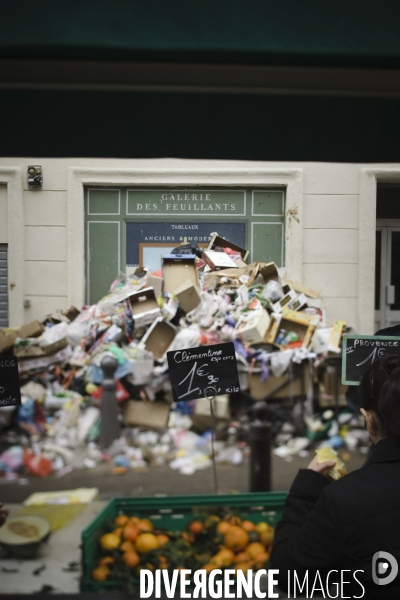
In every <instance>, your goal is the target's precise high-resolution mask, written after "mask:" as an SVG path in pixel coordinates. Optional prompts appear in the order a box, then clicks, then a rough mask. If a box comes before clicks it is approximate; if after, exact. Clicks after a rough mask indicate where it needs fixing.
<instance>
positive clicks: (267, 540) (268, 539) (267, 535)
mask: <svg viewBox="0 0 400 600" xmlns="http://www.w3.org/2000/svg"><path fill="white" fill-rule="evenodd" d="M261 541H262V543H263V544H264V546H265V547H266V548H269V547H270V546H271V544H272V542H273V541H274V530H273V529H270V530H269V531H264V532H263V533H262V534H261Z"/></svg>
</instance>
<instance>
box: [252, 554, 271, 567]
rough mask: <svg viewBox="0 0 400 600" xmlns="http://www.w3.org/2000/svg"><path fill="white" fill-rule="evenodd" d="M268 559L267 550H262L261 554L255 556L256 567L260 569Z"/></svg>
mask: <svg viewBox="0 0 400 600" xmlns="http://www.w3.org/2000/svg"><path fill="white" fill-rule="evenodd" d="M268 559H269V553H268V552H262V553H261V554H259V555H258V556H257V558H256V562H255V566H256V568H257V569H262V568H263V566H264V565H265V563H266V562H267V560H268Z"/></svg>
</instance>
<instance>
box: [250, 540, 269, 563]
mask: <svg viewBox="0 0 400 600" xmlns="http://www.w3.org/2000/svg"><path fill="white" fill-rule="evenodd" d="M246 552H247V554H248V555H249V556H250V558H252V559H253V560H256V558H257V557H258V556H259V555H260V554H264V552H265V546H264V544H260V542H253V543H251V544H249V545H248V546H247V548H246Z"/></svg>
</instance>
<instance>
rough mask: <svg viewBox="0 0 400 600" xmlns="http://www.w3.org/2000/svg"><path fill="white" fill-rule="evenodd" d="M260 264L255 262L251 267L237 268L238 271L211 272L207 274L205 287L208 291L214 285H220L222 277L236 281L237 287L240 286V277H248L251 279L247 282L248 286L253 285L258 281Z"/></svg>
mask: <svg viewBox="0 0 400 600" xmlns="http://www.w3.org/2000/svg"><path fill="white" fill-rule="evenodd" d="M259 265H260V263H258V262H254V263H251V264H250V265H246V267H241V268H236V269H223V270H221V271H211V272H209V273H207V275H206V276H205V278H204V286H205V288H206V289H208V288H210V287H212V286H213V285H214V284H216V283H217V284H218V283H219V282H220V279H221V277H227V278H228V279H232V280H233V281H234V284H233V285H235V286H237V285H240V283H239V281H238V280H239V277H241V276H242V275H247V276H248V277H249V281H248V282H247V286H250V285H252V283H253V282H254V280H255V279H256V277H257V275H258V272H259Z"/></svg>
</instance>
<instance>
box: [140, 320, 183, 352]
mask: <svg viewBox="0 0 400 600" xmlns="http://www.w3.org/2000/svg"><path fill="white" fill-rule="evenodd" d="M177 331H178V330H177V328H176V327H174V326H173V325H171V323H167V321H163V319H162V317H160V318H158V319H156V320H155V321H154V323H153V324H152V325H151V326H150V327H149V328H148V330H147V331H146V333H145V334H144V336H143V337H142V339H141V340H140V343H139V347H140V348H145V349H146V350H148V351H149V352H152V353H153V356H154V358H155V359H156V360H159V359H160V358H162V357H163V356H164V354H165V353H166V351H167V350H168V348H169V346H170V345H171V344H172V342H173V341H174V338H175V336H176V333H177Z"/></svg>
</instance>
